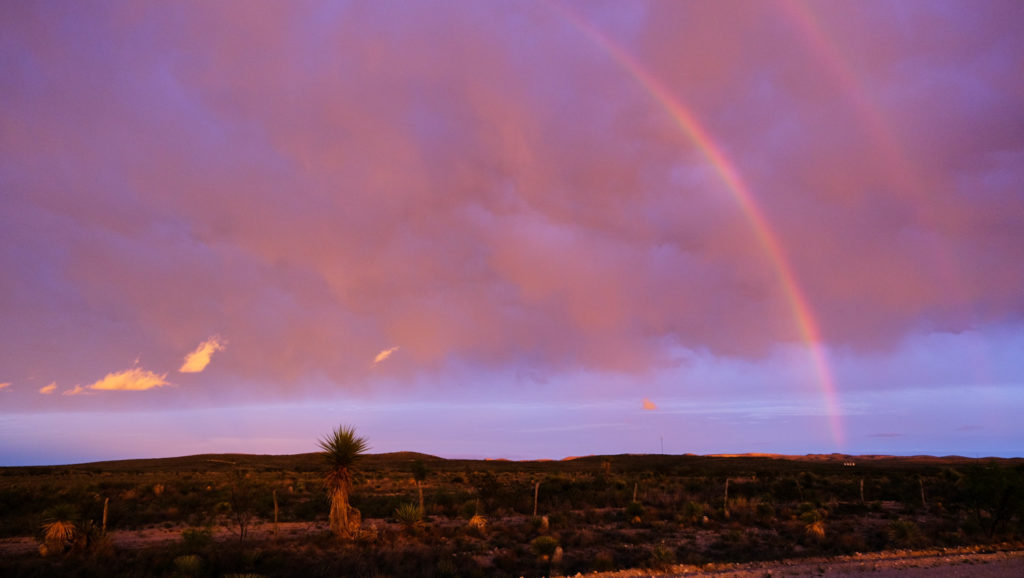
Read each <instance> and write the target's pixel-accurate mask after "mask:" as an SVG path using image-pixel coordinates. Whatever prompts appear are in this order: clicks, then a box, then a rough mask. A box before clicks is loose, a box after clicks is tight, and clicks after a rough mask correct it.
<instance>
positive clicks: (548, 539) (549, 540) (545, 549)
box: [530, 536, 558, 561]
mask: <svg viewBox="0 0 1024 578" xmlns="http://www.w3.org/2000/svg"><path fill="white" fill-rule="evenodd" d="M530 547H531V548H533V553H534V554H536V555H537V556H538V557H539V558H540V559H541V560H544V561H547V560H550V559H551V556H553V555H554V554H555V550H556V549H557V548H558V540H556V539H555V538H554V537H553V536H537V537H536V538H534V539H533V541H531V542H530Z"/></svg>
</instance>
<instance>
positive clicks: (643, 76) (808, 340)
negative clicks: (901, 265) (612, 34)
mask: <svg viewBox="0 0 1024 578" xmlns="http://www.w3.org/2000/svg"><path fill="white" fill-rule="evenodd" d="M554 8H555V10H556V11H557V12H558V13H559V14H560V15H561V16H562V17H563V18H564V19H565V20H566V21H568V22H569V23H570V24H571V25H572V26H573V27H575V28H576V29H577V30H579V31H580V32H582V33H583V34H584V35H586V36H587V38H589V39H590V40H591V41H592V42H594V43H595V44H596V45H598V46H599V47H600V48H601V49H602V50H604V51H605V52H606V53H607V54H608V55H609V56H610V57H611V58H612V60H614V61H615V62H616V64H618V65H619V66H621V67H622V68H623V69H624V70H625V71H626V72H627V73H628V74H629V75H630V76H631V77H632V78H633V79H634V80H636V81H637V83H639V84H640V86H642V87H643V88H644V90H645V91H647V93H648V94H650V96H651V97H652V98H653V99H654V100H655V101H656V102H657V103H658V104H659V105H660V106H661V107H662V108H663V109H664V110H665V111H666V112H667V113H668V114H669V116H670V117H671V118H672V120H673V121H674V122H675V124H676V125H677V126H678V127H679V128H680V129H681V130H682V131H683V133H684V134H685V135H686V137H687V138H688V139H689V140H690V141H691V142H693V143H694V144H695V145H696V146H697V148H698V149H699V150H700V152H701V154H703V155H704V157H705V158H706V159H707V160H708V162H710V163H711V165H712V166H713V167H714V169H715V172H716V173H717V174H718V176H719V178H720V179H721V180H722V182H723V183H724V184H725V185H726V188H727V189H728V190H729V192H730V193H732V195H733V197H734V198H735V199H736V202H737V204H738V205H739V207H740V210H741V211H742V212H743V215H744V217H745V218H746V219H747V221H748V222H749V223H750V226H751V228H752V229H753V231H754V234H755V235H756V237H757V239H758V242H759V243H760V244H761V246H762V247H763V249H764V252H765V254H767V256H768V259H769V260H770V261H771V264H772V266H773V267H774V270H775V272H776V275H777V276H778V280H779V283H780V285H781V286H782V290H783V293H784V295H785V296H786V300H787V302H788V305H789V307H790V309H791V310H792V312H793V317H794V319H795V320H796V325H797V329H798V330H799V333H800V337H801V340H802V341H803V343H804V344H805V347H806V348H807V350H808V352H809V353H810V357H811V363H812V365H813V368H814V371H815V374H816V375H817V379H818V383H819V387H820V388H821V392H822V395H823V398H824V403H825V411H826V413H827V415H828V418H829V426H830V429H831V433H832V439H833V441H834V442H835V443H836V444H837V445H840V446H842V445H843V443H844V435H843V428H842V422H841V420H840V413H839V402H838V398H837V393H836V383H835V379H834V377H833V376H832V371H831V369H830V367H829V364H828V360H827V358H826V354H825V350H824V347H823V345H822V340H821V332H820V330H819V328H818V323H817V321H816V320H815V318H814V315H813V313H812V310H811V306H810V304H809V303H808V301H807V297H806V296H805V295H804V292H803V290H802V289H801V288H800V284H799V283H798V281H797V277H796V274H795V273H794V272H793V268H792V266H791V265H790V263H789V260H788V259H786V255H785V252H784V251H783V250H782V244H781V243H780V242H779V239H778V236H777V235H776V234H775V232H774V231H773V230H772V228H771V226H770V225H769V224H768V220H767V219H766V218H765V216H764V212H763V211H761V209H760V207H758V205H757V202H756V201H755V200H754V195H753V194H752V193H751V191H750V188H749V187H748V186H747V184H746V183H745V182H744V181H743V178H742V177H741V176H740V173H739V171H738V170H737V169H736V166H735V164H733V163H732V162H731V161H730V160H729V158H728V157H727V156H726V155H725V153H724V152H722V149H721V148H720V147H719V146H718V145H717V144H716V143H715V141H714V139H712V138H711V135H709V134H708V132H707V130H706V129H705V128H704V127H703V126H702V125H701V124H700V122H699V121H698V120H697V118H696V116H695V115H694V114H693V112H692V111H691V110H690V109H688V108H687V107H686V106H685V105H684V104H683V103H682V102H681V101H680V100H679V99H678V98H676V97H675V96H674V95H673V94H672V93H671V92H670V91H669V90H668V88H667V87H666V86H665V85H664V84H662V83H661V82H660V81H659V80H658V79H657V78H655V77H654V76H653V75H651V74H650V73H649V72H647V70H646V69H645V68H644V67H643V66H641V65H640V64H639V63H638V62H637V61H636V60H635V59H633V58H632V57H631V56H630V55H629V54H627V53H626V52H625V50H623V49H622V48H621V47H620V46H619V45H618V44H616V43H615V42H614V41H613V40H612V39H610V38H608V37H607V36H605V35H604V34H602V33H601V31H599V30H597V29H595V28H594V27H593V26H591V25H590V24H589V23H588V22H586V21H585V20H583V19H582V18H580V17H578V16H576V15H575V14H573V13H572V12H570V11H569V9H568V8H565V7H563V6H558V5H554Z"/></svg>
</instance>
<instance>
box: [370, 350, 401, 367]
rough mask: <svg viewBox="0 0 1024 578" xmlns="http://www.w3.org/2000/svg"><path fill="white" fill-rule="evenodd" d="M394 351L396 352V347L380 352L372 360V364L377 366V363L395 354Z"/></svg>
mask: <svg viewBox="0 0 1024 578" xmlns="http://www.w3.org/2000/svg"><path fill="white" fill-rule="evenodd" d="M396 351H398V346H395V347H392V348H391V349H385V350H384V351H381V352H380V353H378V354H377V357H374V358H373V364H374V365H377V364H378V363H381V362H382V361H384V360H385V359H387V358H389V357H391V354H392V353H394V352H396Z"/></svg>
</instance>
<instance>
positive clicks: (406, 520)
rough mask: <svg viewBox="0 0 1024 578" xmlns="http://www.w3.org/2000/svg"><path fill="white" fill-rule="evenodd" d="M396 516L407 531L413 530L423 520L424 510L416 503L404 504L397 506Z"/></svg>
mask: <svg viewBox="0 0 1024 578" xmlns="http://www.w3.org/2000/svg"><path fill="white" fill-rule="evenodd" d="M395 518H396V519H397V520H398V523H399V524H401V525H402V527H403V528H405V529H406V530H407V531H410V532H411V531H413V530H415V529H416V527H417V526H419V525H420V523H421V522H422V521H423V512H422V511H421V510H420V509H419V508H417V507H416V504H402V505H400V506H398V507H397V508H395Z"/></svg>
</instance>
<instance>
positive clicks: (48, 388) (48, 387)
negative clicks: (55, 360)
mask: <svg viewBox="0 0 1024 578" xmlns="http://www.w3.org/2000/svg"><path fill="white" fill-rule="evenodd" d="M55 391H57V382H53V383H51V384H50V385H44V386H43V387H40V388H39V393H41V394H43V395H50V394H51V393H53V392H55Z"/></svg>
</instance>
